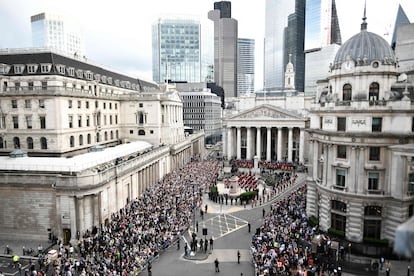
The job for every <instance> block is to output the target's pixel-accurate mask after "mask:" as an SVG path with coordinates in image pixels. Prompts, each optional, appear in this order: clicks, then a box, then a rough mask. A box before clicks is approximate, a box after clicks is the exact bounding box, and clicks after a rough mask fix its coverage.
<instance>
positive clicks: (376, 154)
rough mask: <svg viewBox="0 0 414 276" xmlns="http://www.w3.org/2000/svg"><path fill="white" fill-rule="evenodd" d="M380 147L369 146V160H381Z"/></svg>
mask: <svg viewBox="0 0 414 276" xmlns="http://www.w3.org/2000/svg"><path fill="white" fill-rule="evenodd" d="M380 153H381V151H380V147H370V148H369V160H370V161H379V160H380Z"/></svg>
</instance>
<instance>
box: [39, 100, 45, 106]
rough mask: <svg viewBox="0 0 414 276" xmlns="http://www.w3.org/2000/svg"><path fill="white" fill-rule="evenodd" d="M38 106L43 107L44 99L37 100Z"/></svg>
mask: <svg viewBox="0 0 414 276" xmlns="http://www.w3.org/2000/svg"><path fill="white" fill-rule="evenodd" d="M39 108H45V100H43V99H40V100H39Z"/></svg>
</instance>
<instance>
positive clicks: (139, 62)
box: [0, 0, 414, 90]
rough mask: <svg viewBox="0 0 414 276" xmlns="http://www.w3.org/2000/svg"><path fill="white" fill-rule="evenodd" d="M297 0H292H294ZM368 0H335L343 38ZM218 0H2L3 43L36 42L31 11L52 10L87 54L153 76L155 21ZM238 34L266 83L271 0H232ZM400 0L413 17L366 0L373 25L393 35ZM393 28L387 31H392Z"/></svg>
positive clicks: (412, 8) (356, 26)
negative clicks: (74, 27)
mask: <svg viewBox="0 0 414 276" xmlns="http://www.w3.org/2000/svg"><path fill="white" fill-rule="evenodd" d="M292 1H293V0H292ZM364 1H365V0H336V5H337V11H338V17H339V24H340V29H341V34H342V41H343V42H345V41H346V40H347V39H349V38H350V37H351V36H353V35H354V34H357V33H358V32H359V30H360V24H361V22H362V20H361V18H362V15H363V10H364ZM214 2H215V1H214V0H175V1H172V0H149V1H140V0H116V1H114V0H0V48H26V47H31V46H32V38H31V25H30V16H32V15H35V14H38V13H42V12H51V13H55V14H60V15H64V16H65V17H69V18H70V19H71V20H74V21H76V22H78V24H80V25H81V27H82V29H83V35H84V39H85V48H86V56H87V58H88V60H91V61H93V62H94V63H97V64H100V65H102V66H104V67H106V68H109V69H114V70H116V71H118V72H120V73H124V74H127V75H130V76H132V77H138V78H142V79H145V80H152V51H151V25H152V23H153V22H154V21H155V20H156V19H157V18H159V17H162V16H166V15H191V16H196V17H198V18H200V21H201V24H203V21H208V19H207V13H208V11H209V10H212V9H213V7H214ZM231 3H232V17H233V18H235V19H237V21H238V24H239V26H238V30H239V38H253V39H255V43H256V45H255V48H256V52H255V69H256V72H255V89H256V90H257V89H260V88H261V87H262V86H263V85H262V84H263V39H264V32H265V31H264V30H265V27H264V25H265V6H266V5H265V3H266V0H256V1H248V0H233V1H231ZM398 4H401V6H402V7H403V9H404V11H405V12H406V14H407V16H408V18H409V19H410V21H411V22H414V1H413V0H366V5H367V18H368V19H367V22H368V31H370V32H374V33H377V34H378V35H381V36H383V37H384V38H385V39H386V40H388V41H390V40H391V38H392V33H393V25H394V22H395V17H396V14H397V9H398ZM387 34H388V35H387Z"/></svg>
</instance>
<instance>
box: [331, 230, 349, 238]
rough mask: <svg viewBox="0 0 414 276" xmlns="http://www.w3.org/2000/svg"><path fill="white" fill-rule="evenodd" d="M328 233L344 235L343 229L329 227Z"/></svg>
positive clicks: (338, 235) (341, 236)
mask: <svg viewBox="0 0 414 276" xmlns="http://www.w3.org/2000/svg"><path fill="white" fill-rule="evenodd" d="M328 233H329V234H331V235H334V236H337V237H340V238H343V237H345V232H344V231H341V230H338V229H334V228H329V229H328Z"/></svg>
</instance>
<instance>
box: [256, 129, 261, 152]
mask: <svg viewBox="0 0 414 276" xmlns="http://www.w3.org/2000/svg"><path fill="white" fill-rule="evenodd" d="M256 130H257V131H256V156H257V157H258V158H259V160H261V159H262V158H261V151H262V148H261V145H260V140H261V139H260V138H261V133H260V127H256Z"/></svg>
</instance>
